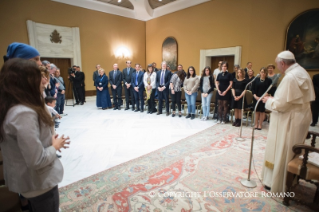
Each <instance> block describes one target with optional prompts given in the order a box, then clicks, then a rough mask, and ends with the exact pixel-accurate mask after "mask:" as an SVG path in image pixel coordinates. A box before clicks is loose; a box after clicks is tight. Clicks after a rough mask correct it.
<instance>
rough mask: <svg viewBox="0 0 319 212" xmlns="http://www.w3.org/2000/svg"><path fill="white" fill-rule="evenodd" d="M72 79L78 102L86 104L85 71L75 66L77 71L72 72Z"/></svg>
mask: <svg viewBox="0 0 319 212" xmlns="http://www.w3.org/2000/svg"><path fill="white" fill-rule="evenodd" d="M70 75H71V77H70V80H72V82H73V87H74V91H75V92H74V96H75V101H76V104H77V105H78V104H80V105H83V104H84V93H83V86H84V73H83V72H81V71H79V69H77V68H76V67H75V73H71V74H70Z"/></svg>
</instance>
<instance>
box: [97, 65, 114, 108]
mask: <svg viewBox="0 0 319 212" xmlns="http://www.w3.org/2000/svg"><path fill="white" fill-rule="evenodd" d="M108 83H109V80H108V78H107V76H106V75H105V72H104V69H102V68H101V69H100V70H99V76H98V77H97V78H96V80H95V85H96V106H97V107H102V110H105V109H106V108H108V107H112V104H111V98H110V94H109V89H108Z"/></svg>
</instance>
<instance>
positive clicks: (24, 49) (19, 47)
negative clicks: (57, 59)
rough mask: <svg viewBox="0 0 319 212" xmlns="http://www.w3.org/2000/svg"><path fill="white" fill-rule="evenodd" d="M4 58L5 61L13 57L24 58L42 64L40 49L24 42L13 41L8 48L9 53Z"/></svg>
mask: <svg viewBox="0 0 319 212" xmlns="http://www.w3.org/2000/svg"><path fill="white" fill-rule="evenodd" d="M3 58H4V62H6V61H7V60H10V59H12V58H23V59H27V60H33V61H35V62H36V63H37V65H38V66H40V65H42V63H41V60H40V53H39V51H38V50H37V49H36V48H34V47H32V46H29V45H27V44H24V43H17V42H14V43H11V44H10V45H9V46H8V48H7V55H6V56H4V57H3Z"/></svg>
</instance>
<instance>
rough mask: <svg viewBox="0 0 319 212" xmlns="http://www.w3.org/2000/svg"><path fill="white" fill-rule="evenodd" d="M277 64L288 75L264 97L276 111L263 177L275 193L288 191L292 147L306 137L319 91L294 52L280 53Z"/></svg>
mask: <svg viewBox="0 0 319 212" xmlns="http://www.w3.org/2000/svg"><path fill="white" fill-rule="evenodd" d="M276 64H277V67H278V69H279V70H280V72H281V73H282V74H285V76H284V78H283V79H282V81H281V83H280V84H279V86H278V88H277V90H276V93H275V95H274V97H269V96H267V97H264V98H263V102H264V103H266V105H265V107H266V109H268V110H271V111H272V113H271V119H270V125H269V131H268V137H267V145H266V152H265V159H264V164H263V170H262V179H263V184H264V185H265V187H266V188H267V187H270V190H271V192H285V191H286V170H287V169H286V168H287V164H288V162H289V161H290V160H291V159H292V158H293V156H294V153H293V151H292V147H293V146H294V145H295V144H302V143H304V141H305V139H306V136H307V132H308V128H309V125H310V123H311V119H312V115H311V109H310V102H311V101H313V100H315V93H314V88H313V84H312V81H311V78H310V76H309V74H308V73H307V71H306V70H305V69H304V68H302V67H301V66H300V65H299V64H298V63H296V61H295V57H294V55H293V54H292V53H291V52H290V51H283V52H281V53H279V54H278V55H277V58H276Z"/></svg>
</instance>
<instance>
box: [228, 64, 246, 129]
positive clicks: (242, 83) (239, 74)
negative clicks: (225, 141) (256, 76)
mask: <svg viewBox="0 0 319 212" xmlns="http://www.w3.org/2000/svg"><path fill="white" fill-rule="evenodd" d="M245 73H246V72H245V70H244V69H237V71H236V72H235V78H234V80H233V85H232V94H233V96H232V109H234V110H235V121H234V123H233V126H235V127H240V125H241V119H242V117H241V109H243V97H244V95H245V87H246V85H247V83H248V80H247V79H246V78H245V77H246V76H245ZM244 108H247V103H246V101H245V102H244Z"/></svg>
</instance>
